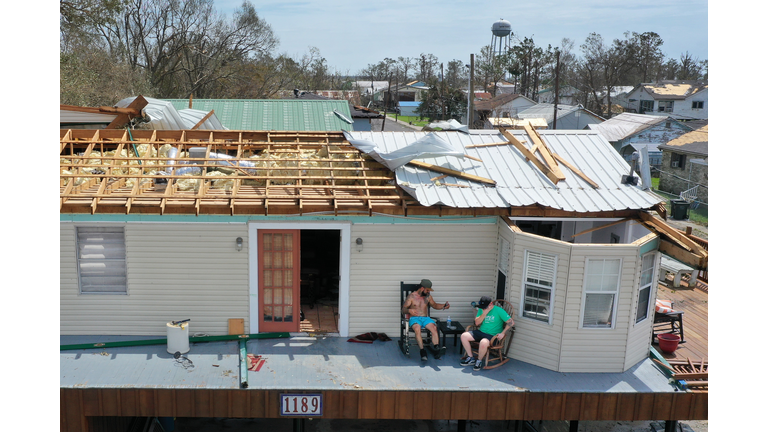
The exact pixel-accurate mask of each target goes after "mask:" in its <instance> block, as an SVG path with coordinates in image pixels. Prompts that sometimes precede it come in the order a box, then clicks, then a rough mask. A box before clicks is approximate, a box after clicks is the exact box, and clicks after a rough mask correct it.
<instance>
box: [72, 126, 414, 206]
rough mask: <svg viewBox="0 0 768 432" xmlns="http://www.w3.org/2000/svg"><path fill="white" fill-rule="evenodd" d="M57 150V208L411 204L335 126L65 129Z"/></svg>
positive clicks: (390, 178)
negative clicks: (198, 153) (201, 153)
mask: <svg viewBox="0 0 768 432" xmlns="http://www.w3.org/2000/svg"><path fill="white" fill-rule="evenodd" d="M171 148H172V149H175V150H176V156H175V157H170V156H169V155H172V153H169V152H168V149H171ZM192 148H204V149H205V157H204V158H190V157H189V151H190V149H192ZM59 153H60V165H61V177H60V211H61V212H63V213H85V212H88V213H91V214H94V213H96V212H99V213H126V214H128V213H160V214H166V213H170V214H175V213H184V214H190V213H194V214H196V215H199V214H201V213H203V214H231V215H235V214H264V215H269V214H304V213H308V212H326V213H327V212H333V214H339V213H341V212H345V213H363V214H368V215H371V214H373V212H383V213H400V212H401V209H403V208H405V207H406V205H407V203H412V204H418V203H417V202H416V201H415V200H414V199H413V198H411V197H410V196H408V195H407V194H402V193H401V191H399V190H398V187H397V186H396V184H395V177H394V173H392V172H391V171H390V170H388V169H387V168H386V167H384V166H382V165H380V164H379V163H377V162H375V161H373V159H371V158H370V157H369V156H367V155H365V154H363V153H361V152H360V151H358V150H357V149H356V148H354V147H353V146H351V145H350V144H349V143H348V142H347V141H346V140H345V139H344V137H343V135H342V133H341V132H338V133H336V132H267V131H254V132H246V131H196V130H187V131H157V130H132V131H128V130H78V129H73V130H62V131H61V136H60V148H59ZM193 154H194V153H193ZM222 155H225V156H222ZM223 157H226V158H227V159H223ZM171 169H175V171H172V172H173V173H172V174H170V175H169V174H167V173H168V172H171ZM185 171H187V172H185ZM189 171H193V172H189ZM166 182H167V183H166Z"/></svg>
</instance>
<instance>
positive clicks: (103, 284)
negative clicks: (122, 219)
mask: <svg viewBox="0 0 768 432" xmlns="http://www.w3.org/2000/svg"><path fill="white" fill-rule="evenodd" d="M77 274H78V279H79V282H80V292H81V293H83V294H126V293H127V292H128V290H127V286H128V284H127V282H126V281H127V276H126V267H125V231H124V229H123V228H122V227H77Z"/></svg>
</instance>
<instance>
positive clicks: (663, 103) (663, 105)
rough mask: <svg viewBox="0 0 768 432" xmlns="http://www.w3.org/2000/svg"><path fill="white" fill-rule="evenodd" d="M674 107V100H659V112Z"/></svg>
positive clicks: (668, 110) (670, 110) (669, 110)
mask: <svg viewBox="0 0 768 432" xmlns="http://www.w3.org/2000/svg"><path fill="white" fill-rule="evenodd" d="M674 109H675V101H671V100H660V101H659V112H672V111H673V110H674Z"/></svg>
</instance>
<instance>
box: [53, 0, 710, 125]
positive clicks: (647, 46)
mask: <svg viewBox="0 0 768 432" xmlns="http://www.w3.org/2000/svg"><path fill="white" fill-rule="evenodd" d="M513 39H514V40H516V42H515V43H514V44H510V46H508V47H506V49H505V50H503V52H501V53H499V52H494V50H493V49H492V48H491V46H485V47H482V48H481V49H480V50H479V52H478V53H476V54H475V68H474V76H473V78H474V82H473V85H474V88H475V89H478V90H480V89H486V90H487V91H489V92H491V93H492V94H494V95H495V93H496V92H497V87H496V86H495V84H496V83H498V82H499V81H500V80H506V81H509V82H512V83H514V84H515V88H516V93H518V94H522V95H524V96H526V97H529V98H531V99H533V100H535V101H538V93H539V91H540V90H542V89H546V88H551V87H552V86H553V85H554V83H555V80H557V81H558V84H559V87H560V88H566V87H570V88H573V89H576V94H575V95H574V96H575V98H576V100H577V101H578V103H580V104H582V105H583V106H585V107H586V108H588V109H590V110H593V111H594V112H596V113H597V114H600V115H610V110H611V108H610V103H607V104H606V103H603V95H604V94H606V93H608V95H609V97H610V92H611V90H612V89H613V88H614V87H616V86H632V85H636V84H638V83H641V82H650V81H658V80H668V79H677V80H706V79H707V60H706V59H704V60H699V59H698V58H693V57H692V56H691V55H690V54H688V53H687V52H685V53H682V54H681V55H680V56H679V58H672V57H667V56H666V55H665V54H664V53H663V51H662V49H661V48H662V45H663V43H664V42H663V40H662V38H661V36H660V35H658V34H656V33H654V32H645V33H636V32H626V33H625V34H624V36H623V38H618V39H615V40H613V41H610V42H609V41H605V40H604V39H603V38H602V37H601V36H600V35H599V34H597V33H592V34H590V35H589V36H588V37H587V38H586V40H585V41H584V42H583V43H582V44H581V45H579V47H578V49H577V48H576V44H575V42H574V41H572V40H570V39H567V38H566V39H563V40H562V41H561V44H560V46H558V47H552V46H551V45H549V46H547V47H546V48H544V47H541V46H537V45H536V44H535V42H534V41H533V39H532V38H528V37H523V39H522V40H520V39H519V38H518V37H517V36H514V35H513ZM278 46H279V38H278V36H277V35H276V34H275V33H274V31H273V30H272V28H271V26H270V25H269V23H267V22H266V21H265V20H264V19H263V18H261V17H260V16H259V15H258V13H257V11H256V9H255V7H254V6H253V4H252V3H250V2H249V1H248V0H245V1H244V2H243V3H242V5H241V6H240V7H239V8H237V9H236V10H235V13H234V14H233V16H232V17H227V16H224V15H221V14H219V13H218V12H217V11H216V9H215V7H214V4H213V0H60V57H59V61H60V101H61V103H65V104H73V105H84V106H97V105H112V104H114V103H115V102H116V101H118V100H120V99H122V98H124V97H127V96H132V95H137V94H143V95H147V96H152V97H157V98H186V97H189V96H190V95H194V97H196V98H242V99H269V98H274V97H277V95H278V92H280V91H281V90H292V89H294V88H296V89H300V90H303V91H317V90H351V89H353V84H352V83H353V82H354V81H356V80H373V81H389V82H391V83H392V85H393V86H394V85H395V84H405V83H408V82H412V81H421V82H424V83H425V84H426V85H427V86H428V87H429V88H430V91H428V92H426V94H425V98H424V99H425V103H423V104H422V105H424V109H425V111H427V112H430V113H432V114H431V115H435V116H436V115H437V114H436V113H439V117H443V116H444V114H443V112H445V113H446V114H445V118H447V117H454V118H457V117H458V116H460V115H461V114H462V113H463V112H465V111H466V100H465V98H466V95H464V96H462V91H463V90H464V89H466V88H467V84H468V80H469V68H468V65H467V64H466V63H464V62H463V61H461V60H457V59H453V60H450V61H448V62H447V63H442V62H440V61H439V59H438V58H437V57H436V56H435V55H433V54H430V53H421V54H420V55H419V56H415V57H397V58H396V59H394V58H385V59H383V60H381V61H379V62H377V63H375V64H369V65H367V66H366V67H364V68H362V69H360V70H359V71H357V72H356V73H350V71H344V72H342V71H339V70H337V69H335V68H333V67H332V66H331V65H328V62H327V60H326V59H325V58H324V57H323V56H322V54H321V53H320V50H319V49H317V48H314V47H310V48H309V50H308V52H307V53H305V54H303V55H301V56H300V57H296V58H294V57H291V56H289V55H287V54H284V53H279V51H278V50H277V48H278ZM462 101H464V102H463V103H462ZM438 107H439V109H438ZM446 107H447V109H446Z"/></svg>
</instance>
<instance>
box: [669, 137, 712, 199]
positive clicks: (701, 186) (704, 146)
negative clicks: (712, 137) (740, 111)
mask: <svg viewBox="0 0 768 432" xmlns="http://www.w3.org/2000/svg"><path fill="white" fill-rule="evenodd" d="M708 148H709V126H704V127H702V128H699V129H696V130H694V131H691V132H688V133H686V134H685V135H681V136H679V137H677V138H675V139H673V140H671V141H669V142H668V143H666V144H661V145H659V150H661V152H662V161H661V168H660V169H659V171H660V174H659V190H661V191H664V192H669V193H672V194H675V195H681V193H682V195H681V197H684V198H687V199H688V200H689V202H690V200H695V201H699V202H702V203H705V204H706V203H709V193H708V192H709V189H708V187H709V180H708V177H709V174H708V173H709V166H708V165H709V156H708Z"/></svg>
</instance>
